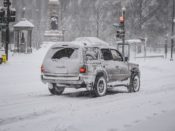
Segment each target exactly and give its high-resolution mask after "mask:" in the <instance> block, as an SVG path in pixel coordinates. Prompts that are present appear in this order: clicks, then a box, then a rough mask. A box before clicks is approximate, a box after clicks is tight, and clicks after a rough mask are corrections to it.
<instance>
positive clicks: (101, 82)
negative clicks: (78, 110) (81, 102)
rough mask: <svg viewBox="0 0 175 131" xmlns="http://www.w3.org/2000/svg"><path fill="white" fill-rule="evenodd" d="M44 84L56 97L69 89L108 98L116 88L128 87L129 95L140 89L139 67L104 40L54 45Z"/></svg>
mask: <svg viewBox="0 0 175 131" xmlns="http://www.w3.org/2000/svg"><path fill="white" fill-rule="evenodd" d="M41 80H42V82H44V83H48V88H49V91H50V93H51V94H54V95H60V94H62V93H63V91H64V89H65V88H67V87H71V88H76V89H79V88H86V89H87V90H88V91H91V92H93V94H94V95H95V96H104V95H105V94H106V92H107V89H108V88H113V87H116V86H125V87H127V89H128V91H129V92H137V91H139V89H140V71H139V65H137V64H132V63H129V62H128V61H125V60H124V58H123V56H122V55H121V53H120V52H119V51H118V50H117V49H116V48H114V47H111V46H109V45H108V44H106V43H105V42H102V41H101V40H100V41H98V42H93V41H92V42H91V41H86V42H85V41H73V42H70V43H58V44H55V45H53V46H52V47H51V48H50V49H49V51H48V52H47V54H46V56H45V58H44V61H43V64H42V66H41Z"/></svg>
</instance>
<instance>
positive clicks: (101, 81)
mask: <svg viewBox="0 0 175 131" xmlns="http://www.w3.org/2000/svg"><path fill="white" fill-rule="evenodd" d="M106 90H107V82H106V79H105V77H103V76H101V77H97V78H96V80H95V84H94V94H95V96H96V97H100V96H104V95H105V94H106Z"/></svg>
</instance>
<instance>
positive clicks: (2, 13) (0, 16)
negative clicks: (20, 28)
mask: <svg viewBox="0 0 175 131" xmlns="http://www.w3.org/2000/svg"><path fill="white" fill-rule="evenodd" d="M4 18H5V10H4V9H3V8H1V9H0V23H4Z"/></svg>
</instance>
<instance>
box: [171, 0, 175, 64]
mask: <svg viewBox="0 0 175 131" xmlns="http://www.w3.org/2000/svg"><path fill="white" fill-rule="evenodd" d="M174 6H175V0H173V8H172V10H173V12H172V30H171V33H172V34H171V59H170V61H173V51H174V22H175V18H174V15H175V12H174V11H175V7H174Z"/></svg>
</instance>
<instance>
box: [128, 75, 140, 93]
mask: <svg viewBox="0 0 175 131" xmlns="http://www.w3.org/2000/svg"><path fill="white" fill-rule="evenodd" d="M139 90H140V76H139V74H138V73H135V74H133V75H131V78H130V84H129V86H128V91H129V92H138V91H139Z"/></svg>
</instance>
